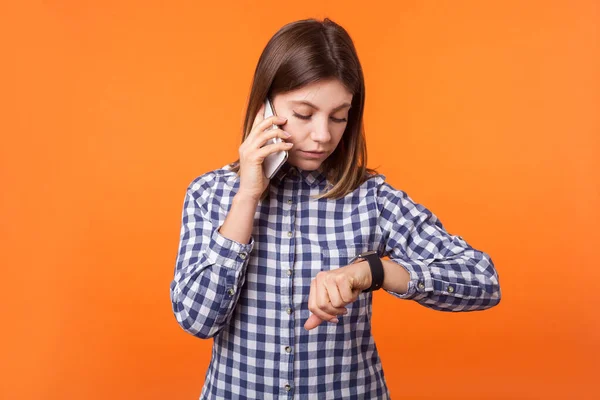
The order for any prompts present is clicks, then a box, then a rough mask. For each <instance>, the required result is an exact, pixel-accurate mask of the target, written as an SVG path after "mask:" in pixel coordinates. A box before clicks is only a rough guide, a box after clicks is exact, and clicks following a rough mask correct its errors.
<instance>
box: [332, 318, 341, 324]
mask: <svg viewBox="0 0 600 400" xmlns="http://www.w3.org/2000/svg"><path fill="white" fill-rule="evenodd" d="M329 322H333V323H335V324H337V323H338V322H340V320H339V319H337V318H334V319H330V320H329Z"/></svg>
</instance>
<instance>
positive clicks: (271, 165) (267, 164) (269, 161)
mask: <svg viewBox="0 0 600 400" xmlns="http://www.w3.org/2000/svg"><path fill="white" fill-rule="evenodd" d="M273 115H277V114H275V108H273V104H271V101H270V100H269V99H268V98H267V99H266V100H265V114H264V117H265V119H266V118H269V117H271V116H273ZM276 128H278V126H277V125H275V124H273V126H271V127H270V128H268V129H276ZM281 141H282V140H281V138H279V137H276V138H273V139H269V140H267V142H266V143H265V146H266V145H268V144H272V143H280V142H281ZM263 147H264V146H263ZM287 158H288V152H287V151H285V150H283V151H277V152H275V153H271V154H269V155H268V156H267V158H265V160H264V161H263V171H264V173H265V176H266V177H267V179H271V178H273V176H275V174H276V173H277V171H279V168H281V166H282V165H283V164H284V163H285V161H286V160H287Z"/></svg>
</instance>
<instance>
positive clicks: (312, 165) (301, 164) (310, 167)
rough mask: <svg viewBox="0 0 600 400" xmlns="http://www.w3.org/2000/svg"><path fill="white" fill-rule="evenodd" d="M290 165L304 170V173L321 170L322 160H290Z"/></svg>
mask: <svg viewBox="0 0 600 400" xmlns="http://www.w3.org/2000/svg"><path fill="white" fill-rule="evenodd" d="M287 162H288V163H289V164H290V165H293V166H294V167H297V168H299V169H302V170H304V171H314V170H316V169H319V167H320V166H321V163H322V162H323V161H322V160H297V159H288V161H287Z"/></svg>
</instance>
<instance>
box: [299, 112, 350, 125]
mask: <svg viewBox="0 0 600 400" xmlns="http://www.w3.org/2000/svg"><path fill="white" fill-rule="evenodd" d="M294 117H296V118H299V119H304V120H308V119H310V117H312V115H301V114H298V113H296V112H294ZM331 120H332V121H333V122H339V123H342V122H346V121H347V119H346V118H335V117H331Z"/></svg>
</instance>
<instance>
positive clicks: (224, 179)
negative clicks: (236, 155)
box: [188, 163, 238, 193]
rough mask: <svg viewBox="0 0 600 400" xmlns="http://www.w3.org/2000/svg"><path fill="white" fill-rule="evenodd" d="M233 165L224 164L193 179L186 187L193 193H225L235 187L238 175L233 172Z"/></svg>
mask: <svg viewBox="0 0 600 400" xmlns="http://www.w3.org/2000/svg"><path fill="white" fill-rule="evenodd" d="M234 165H235V163H229V164H226V165H224V166H222V167H220V168H216V169H213V170H210V171H207V172H204V173H203V174H201V175H199V176H197V177H195V178H194V179H193V180H192V181H191V182H190V183H189V185H188V190H189V191H191V192H193V193H199V192H203V193H205V192H207V191H210V192H215V191H219V190H221V191H227V190H231V189H233V188H234V187H235V185H236V182H237V181H238V175H237V173H236V172H235V171H233V170H232V169H233V167H234Z"/></svg>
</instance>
